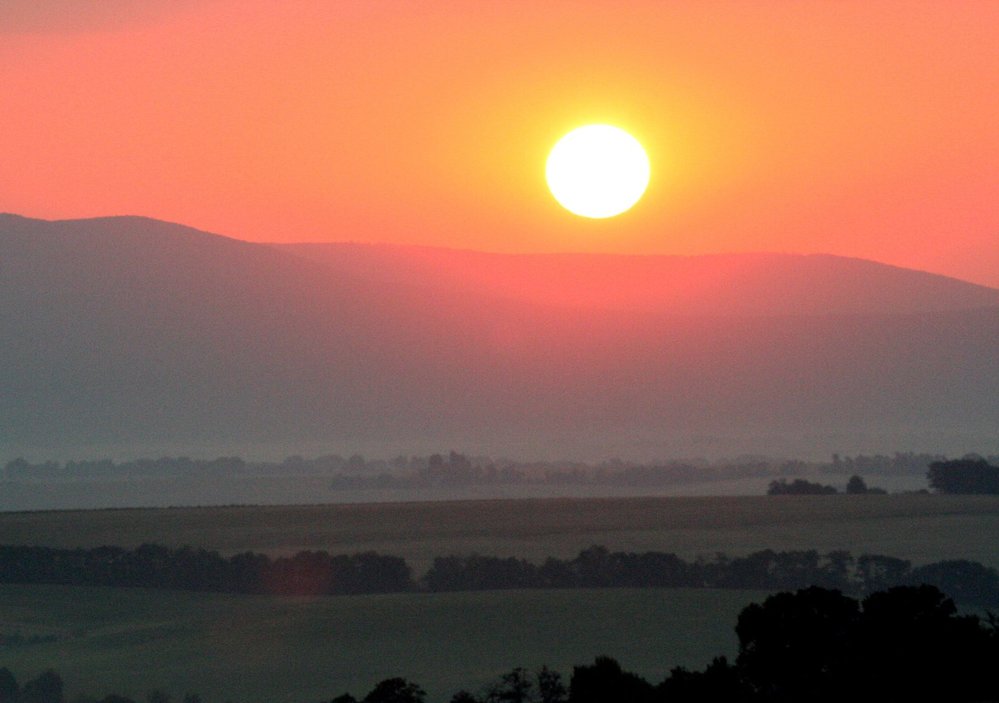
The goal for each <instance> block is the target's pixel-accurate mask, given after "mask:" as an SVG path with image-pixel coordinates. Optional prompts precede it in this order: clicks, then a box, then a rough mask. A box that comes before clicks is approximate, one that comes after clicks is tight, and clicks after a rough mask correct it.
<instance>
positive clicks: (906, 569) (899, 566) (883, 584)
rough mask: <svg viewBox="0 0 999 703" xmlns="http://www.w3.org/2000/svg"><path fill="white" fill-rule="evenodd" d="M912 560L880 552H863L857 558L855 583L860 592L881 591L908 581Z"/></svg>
mask: <svg viewBox="0 0 999 703" xmlns="http://www.w3.org/2000/svg"><path fill="white" fill-rule="evenodd" d="M911 571H912V562H909V561H906V560H904V559H896V558H895V557H886V556H882V555H880V554H864V555H862V556H861V557H859V558H858V559H857V576H856V580H857V584H858V586H859V588H860V591H861V592H862V593H873V592H874V591H883V590H884V589H886V588H891V587H892V586H901V585H904V584H906V583H908V582H909V579H910V576H909V574H910V572H911Z"/></svg>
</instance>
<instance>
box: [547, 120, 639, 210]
mask: <svg viewBox="0 0 999 703" xmlns="http://www.w3.org/2000/svg"><path fill="white" fill-rule="evenodd" d="M545 176H546V178H547V180H548V188H549V189H550V190H551V192H552V195H553V196H555V200H557V201H558V202H559V204H560V205H562V207H564V208H565V209H566V210H568V211H569V212H572V213H574V214H576V215H581V216H582V217H591V218H605V217H613V216H614V215H619V214H621V213H622V212H625V211H626V210H628V209H630V208H631V207H632V206H633V205H634V204H635V203H637V202H638V200H639V199H640V198H641V197H642V195H643V194H644V193H645V189H646V187H647V186H648V184H649V158H648V156H646V155H645V150H644V149H643V148H642V145H641V144H639V143H638V140H637V139H635V138H634V137H632V136H631V135H630V134H628V133H627V132H625V131H624V130H623V129H619V128H617V127H612V126H611V125H604V124H595V125H587V126H585V127H579V128H578V129H574V130H573V131H571V132H569V133H568V134H567V135H565V136H564V137H562V139H560V140H559V141H558V143H557V144H556V145H555V147H554V148H553V149H552V150H551V153H550V154H549V155H548V163H547V165H546V167H545Z"/></svg>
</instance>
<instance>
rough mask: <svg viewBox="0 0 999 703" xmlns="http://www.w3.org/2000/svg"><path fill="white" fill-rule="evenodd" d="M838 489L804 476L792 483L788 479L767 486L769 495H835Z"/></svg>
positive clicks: (772, 482)
mask: <svg viewBox="0 0 999 703" xmlns="http://www.w3.org/2000/svg"><path fill="white" fill-rule="evenodd" d="M835 493H836V489H835V488H833V487H832V486H826V485H823V484H821V483H814V482H812V481H806V480H805V479H803V478H796V479H794V481H792V482H791V483H788V482H787V479H784V478H782V479H779V480H777V481H771V482H770V486H769V487H768V488H767V495H771V496H810V495H818V496H824V495H834V494H835Z"/></svg>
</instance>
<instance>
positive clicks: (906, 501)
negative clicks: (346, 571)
mask: <svg viewBox="0 0 999 703" xmlns="http://www.w3.org/2000/svg"><path fill="white" fill-rule="evenodd" d="M143 542H158V543H161V544H166V545H170V546H181V545H185V544H189V545H193V546H198V547H206V548H209V549H217V550H219V551H221V552H223V553H225V554H232V553H235V552H238V551H244V550H254V551H262V552H266V553H269V554H272V555H273V554H282V553H292V552H296V551H299V550H303V549H326V550H329V551H331V552H334V553H342V552H355V551H359V550H376V551H379V552H383V553H387V554H394V555H399V556H403V557H405V558H406V559H407V560H409V562H410V564H411V565H412V566H413V567H414V570H415V571H416V572H417V573H421V572H422V571H423V570H425V569H426V568H427V567H428V566H429V563H430V561H431V560H432V559H433V557H435V556H440V555H445V554H454V553H470V552H479V553H482V554H489V555H498V556H517V557H525V558H529V559H536V560H541V559H543V558H544V557H547V556H549V555H552V556H559V557H571V556H574V555H575V554H576V553H577V552H578V551H579V550H580V549H583V548H585V547H587V546H589V545H591V544H602V545H605V546H607V547H608V548H610V549H615V550H659V551H673V552H676V553H677V554H679V555H680V556H682V557H685V558H694V557H696V556H698V555H711V554H714V553H715V552H716V551H724V552H726V553H728V554H732V555H738V554H745V553H748V552H751V551H755V550H760V549H767V548H770V549H778V550H779V549H810V548H815V549H819V550H820V551H828V550H833V549H848V550H850V551H851V552H853V554H854V555H859V554H862V553H879V554H888V555H891V556H897V557H902V558H905V559H911V560H912V561H913V562H915V563H926V562H930V561H938V560H941V559H955V558H965V559H973V560H976V561H980V562H982V563H984V564H988V565H990V566H993V567H999V550H997V549H996V548H995V545H996V543H997V542H999V497H996V496H938V495H887V496H844V495H840V496H797V497H791V496H787V497H780V498H775V497H768V496H756V497H711V498H703V497H702V498H693V497H690V498H677V497H672V498H608V499H546V500H515V501H505V500H493V501H452V502H427V503H381V504H349V505H319V506H289V507H273V506H264V507H223V508H173V509H170V508H167V509H143V510H96V511H57V512H28V513H0V544H36V545H47V546H58V547H76V546H82V547H92V546H97V545H102V544H114V545H119V546H125V547H130V546H137V545H139V544H141V543H143Z"/></svg>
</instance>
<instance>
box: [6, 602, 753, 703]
mask: <svg viewBox="0 0 999 703" xmlns="http://www.w3.org/2000/svg"><path fill="white" fill-rule="evenodd" d="M763 597H764V594H761V593H758V592H749V591H710V590H700V591H690V590H593V591H548V592H543V591H534V592H529V591H511V592H485V593H457V594H432V595H431V594H417V595H412V594H410V595H389V596H345V597H326V598H317V599H311V600H304V599H279V598H267V597H254V596H224V595H216V594H192V593H179V592H162V591H142V590H131V589H121V590H114V591H110V590H107V589H100V588H81V587H64V586H45V587H37V586H36V587H26V586H0V631H2V632H4V633H11V632H15V631H19V632H21V634H22V635H24V636H25V637H44V636H49V637H51V636H55V638H56V639H55V641H53V642H41V643H36V644H24V645H19V646H14V647H12V646H0V655H2V656H0V666H6V667H8V668H10V669H11V670H12V671H13V672H14V673H15V675H17V676H18V678H19V680H20V681H22V682H23V681H24V680H25V679H27V678H29V677H33V676H35V675H37V674H38V673H40V672H41V671H42V670H43V669H45V668H47V667H54V668H56V670H57V671H58V672H59V673H60V674H61V675H62V676H63V678H64V679H65V681H66V685H67V692H68V693H69V694H70V696H72V695H75V694H76V693H78V692H86V693H89V694H96V695H99V696H100V695H104V694H106V693H108V692H110V691H115V692H120V693H125V694H128V695H130V696H132V697H134V698H136V699H138V700H143V699H144V698H145V695H146V694H147V693H148V691H149V690H151V689H153V688H160V689H162V690H165V691H167V692H168V693H170V694H172V695H173V697H174V698H175V699H179V697H180V696H182V695H183V694H184V693H185V692H186V691H196V692H198V693H200V694H201V695H202V696H203V697H204V699H205V701H206V703H223V702H224V701H230V700H231V701H238V702H239V703H281V702H284V701H288V702H289V703H291V702H294V703H318V701H321V700H324V699H325V700H329V698H331V697H332V696H334V695H337V694H339V693H342V692H343V691H344V690H349V691H351V692H352V693H354V695H356V696H360V695H363V694H364V693H366V692H367V691H368V690H370V688H371V687H372V686H373V685H374V684H375V683H377V682H378V681H380V680H381V679H383V678H388V677H389V676H396V675H401V676H405V677H407V678H410V679H412V680H414V681H417V682H418V683H420V684H421V685H422V686H423V687H424V688H426V690H427V691H428V693H429V694H430V698H429V700H430V701H431V703H435V702H436V701H440V702H441V703H445V702H446V701H447V700H448V699H449V697H450V695H451V694H453V693H454V692H455V691H457V690H458V689H460V688H463V687H467V688H471V689H472V690H476V689H477V688H478V687H480V686H483V685H485V684H486V683H488V682H490V681H492V680H494V679H495V678H496V677H497V676H498V675H500V674H502V673H504V672H506V671H509V670H510V669H511V668H513V667H515V666H525V667H528V668H531V669H534V668H537V667H540V666H541V665H542V664H547V665H548V666H550V667H552V668H555V669H557V670H559V671H561V672H562V673H563V675H564V676H569V675H570V674H571V671H572V666H573V665H575V664H584V663H590V662H592V660H593V658H594V657H595V656H597V655H600V654H609V655H611V656H614V657H616V658H617V659H618V660H619V661H621V663H622V665H624V666H625V667H626V668H630V669H632V670H634V671H637V672H639V673H640V674H642V675H644V676H646V677H648V678H650V679H654V680H661V679H662V678H664V677H665V676H666V675H667V674H668V672H669V669H670V668H671V667H673V666H677V665H686V666H689V667H696V668H700V667H703V666H704V665H705V664H707V663H708V662H709V661H710V659H711V657H713V656H714V655H717V654H723V653H724V654H728V655H730V656H731V655H734V654H735V650H736V639H735V635H734V631H733V628H734V625H735V620H736V615H737V614H738V612H739V610H741V609H742V607H743V606H745V605H746V604H748V603H749V602H752V601H753V600H760V599H761V598H763Z"/></svg>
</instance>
